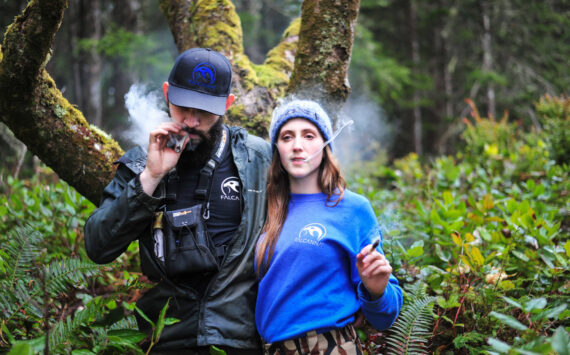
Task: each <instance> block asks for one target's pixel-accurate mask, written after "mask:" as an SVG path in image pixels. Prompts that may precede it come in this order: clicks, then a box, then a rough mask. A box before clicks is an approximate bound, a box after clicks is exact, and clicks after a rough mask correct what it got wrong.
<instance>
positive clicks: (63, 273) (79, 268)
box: [6, 259, 100, 321]
mask: <svg viewBox="0 0 570 355" xmlns="http://www.w3.org/2000/svg"><path fill="white" fill-rule="evenodd" d="M99 268H100V266H99V265H97V264H95V263H92V262H85V261H81V260H79V259H65V260H61V261H54V262H52V263H51V264H50V265H49V266H48V267H46V268H45V269H43V270H41V271H40V273H41V274H43V275H45V276H44V284H43V285H41V286H40V285H39V282H31V283H30V284H31V285H33V287H31V288H30V287H29V286H28V285H26V284H25V283H24V282H22V280H19V281H17V282H16V287H15V290H14V295H15V296H16V297H17V298H18V307H14V308H13V309H12V311H11V312H8V314H7V315H6V318H7V321H9V320H11V318H12V317H13V316H14V314H15V312H17V311H18V310H20V309H25V310H26V311H28V312H30V313H33V314H34V315H36V316H37V317H38V318H41V317H42V316H43V315H42V305H43V300H44V296H45V295H44V294H47V296H50V297H55V296H57V294H58V293H59V292H65V291H66V290H67V287H68V286H69V285H77V284H79V283H81V282H85V280H86V278H87V277H89V276H92V275H93V274H95V273H96V272H97V271H98V270H99Z"/></svg>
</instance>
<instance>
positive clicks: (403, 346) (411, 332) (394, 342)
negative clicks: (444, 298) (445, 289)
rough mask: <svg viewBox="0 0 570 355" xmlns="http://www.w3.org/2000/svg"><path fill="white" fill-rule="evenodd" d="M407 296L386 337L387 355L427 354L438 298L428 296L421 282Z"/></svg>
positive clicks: (411, 288)
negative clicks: (435, 304) (434, 309)
mask: <svg viewBox="0 0 570 355" xmlns="http://www.w3.org/2000/svg"><path fill="white" fill-rule="evenodd" d="M405 296H406V297H405V302H404V306H403V307H402V310H401V312H400V315H399V316H398V319H397V320H396V322H395V323H394V325H393V326H392V327H391V328H390V330H389V331H388V336H387V337H386V343H387V354H398V355H404V354H427V353H428V352H427V339H428V337H429V336H430V335H431V328H432V324H433V319H434V316H433V305H434V302H435V300H436V298H435V297H431V296H427V295H426V286H425V284H423V283H422V282H420V281H418V282H416V283H415V284H413V285H411V286H410V287H409V290H407V292H406V293H405Z"/></svg>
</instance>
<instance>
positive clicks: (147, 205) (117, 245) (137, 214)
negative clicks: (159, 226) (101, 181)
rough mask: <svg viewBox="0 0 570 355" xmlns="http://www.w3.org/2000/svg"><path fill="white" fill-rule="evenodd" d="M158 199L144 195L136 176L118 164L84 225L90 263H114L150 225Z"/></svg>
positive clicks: (159, 201)
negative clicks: (99, 203)
mask: <svg viewBox="0 0 570 355" xmlns="http://www.w3.org/2000/svg"><path fill="white" fill-rule="evenodd" d="M160 203H161V199H159V198H155V197H152V196H149V195H147V194H146V193H145V192H144V191H143V189H142V186H141V183H140V180H139V175H137V174H135V173H134V172H133V171H132V170H130V169H129V168H128V167H127V166H125V165H124V164H122V163H120V164H119V167H118V169H117V173H116V174H115V177H114V178H113V180H112V181H111V183H109V185H107V187H106V188H105V190H104V191H103V197H102V200H101V205H100V206H99V208H97V209H96V210H95V211H94V212H93V214H92V215H91V216H90V217H89V219H88V220H87V222H86V223H85V248H86V251H87V255H88V256H89V258H90V259H91V260H93V261H94V262H96V263H98V264H105V263H109V262H111V261H113V260H115V259H116V258H117V257H118V256H119V255H121V254H122V253H123V252H124V251H125V250H126V249H127V247H128V246H129V244H130V243H131V242H132V241H133V240H135V239H137V238H138V237H139V236H140V235H141V234H142V233H144V232H145V231H146V230H148V228H150V227H151V226H150V224H151V223H152V217H153V215H154V211H155V210H156V208H157V207H158V206H159V204H160Z"/></svg>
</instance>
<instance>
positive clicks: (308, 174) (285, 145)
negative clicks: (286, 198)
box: [277, 118, 324, 192]
mask: <svg viewBox="0 0 570 355" xmlns="http://www.w3.org/2000/svg"><path fill="white" fill-rule="evenodd" d="M323 143H324V140H323V136H322V135H321V133H320V132H319V129H318V128H317V126H315V125H314V124H313V123H311V122H310V121H308V120H306V119H304V118H293V119H291V120H289V121H287V123H285V124H284V125H283V126H282V127H281V130H280V131H279V135H278V136H277V150H279V156H280V158H281V164H282V165H283V167H284V168H285V170H286V171H287V173H289V180H290V182H291V183H292V186H291V187H292V192H306V191H293V186H294V184H295V185H299V184H300V183H301V184H302V185H301V186H306V187H307V188H314V187H315V186H318V183H317V179H318V169H319V165H320V164H321V161H322V159H323V151H322V149H321V147H322V145H323ZM319 150H320V151H319ZM317 152H318V154H316V155H315V156H314V157H313V158H311V159H310V160H308V161H305V159H306V158H308V157H310V156H312V155H313V154H315V153H317ZM306 184H307V185H306Z"/></svg>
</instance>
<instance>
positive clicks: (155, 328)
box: [135, 298, 180, 354]
mask: <svg viewBox="0 0 570 355" xmlns="http://www.w3.org/2000/svg"><path fill="white" fill-rule="evenodd" d="M169 303H170V298H169V299H168V300H167V301H166V304H165V305H164V307H162V309H161V310H160V314H159V315H158V319H157V320H156V322H153V321H152V320H150V318H149V317H147V315H146V314H144V312H143V311H142V310H141V309H140V308H138V307H136V306H135V310H136V311H137V312H138V313H139V315H140V316H141V317H142V318H143V319H144V320H146V321H147V322H148V323H149V324H150V325H151V327H152V337H151V338H150V345H149V347H148V349H147V352H146V354H150V351H151V350H152V348H153V347H154V346H155V345H156V344H157V343H158V340H159V339H160V336H161V335H162V331H163V330H164V327H165V326H166V325H172V324H175V323H177V322H179V321H180V320H179V319H176V318H167V317H166V311H167V310H168V304H169Z"/></svg>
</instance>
